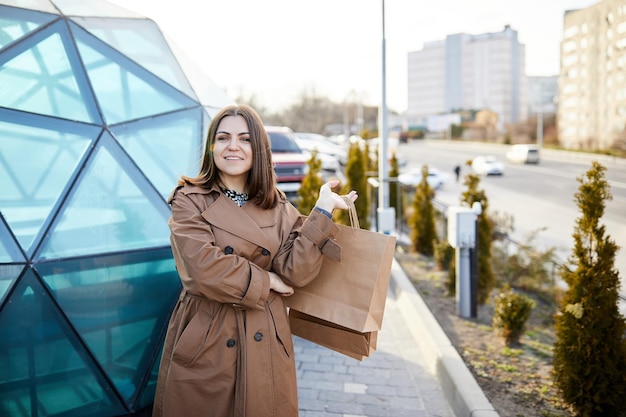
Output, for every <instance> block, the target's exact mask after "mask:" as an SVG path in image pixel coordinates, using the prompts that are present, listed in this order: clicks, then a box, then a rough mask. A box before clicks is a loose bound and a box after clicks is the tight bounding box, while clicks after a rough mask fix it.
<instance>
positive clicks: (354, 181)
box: [336, 143, 370, 229]
mask: <svg viewBox="0 0 626 417" xmlns="http://www.w3.org/2000/svg"><path fill="white" fill-rule="evenodd" d="M365 164H366V159H365V155H364V152H363V151H362V150H361V147H360V146H359V144H358V143H353V144H351V145H350V149H349V151H348V162H347V163H346V184H345V186H344V188H343V189H342V191H341V192H342V194H347V193H348V192H350V190H355V191H356V192H357V194H358V195H359V198H357V199H356V201H355V202H354V206H355V208H356V212H357V215H358V217H359V223H360V226H361V229H369V228H370V220H369V205H370V199H369V193H368V192H367V175H366V170H365V168H366V165H365ZM337 213H338V214H337V217H336V221H337V223H340V224H344V225H349V224H350V214H349V212H348V210H339V211H338V212H337Z"/></svg>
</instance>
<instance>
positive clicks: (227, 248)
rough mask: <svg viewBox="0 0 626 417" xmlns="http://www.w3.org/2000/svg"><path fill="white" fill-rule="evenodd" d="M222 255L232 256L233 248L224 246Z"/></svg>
mask: <svg viewBox="0 0 626 417" xmlns="http://www.w3.org/2000/svg"><path fill="white" fill-rule="evenodd" d="M224 253H225V254H226V255H232V254H233V247H232V246H226V247H225V248H224Z"/></svg>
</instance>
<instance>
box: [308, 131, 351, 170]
mask: <svg viewBox="0 0 626 417" xmlns="http://www.w3.org/2000/svg"><path fill="white" fill-rule="evenodd" d="M296 136H297V137H298V144H299V145H300V147H301V148H302V149H304V150H307V151H313V150H314V149H315V150H317V152H318V153H320V154H326V155H331V156H333V157H335V158H336V159H337V161H338V162H339V164H340V165H341V166H343V167H345V166H346V163H347V162H348V151H347V149H346V147H344V146H340V145H338V144H336V143H334V142H331V141H330V140H329V139H328V138H326V136H324V135H320V134H319V133H308V132H296Z"/></svg>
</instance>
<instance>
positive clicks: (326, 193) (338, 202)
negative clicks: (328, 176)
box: [315, 180, 358, 213]
mask: <svg viewBox="0 0 626 417" xmlns="http://www.w3.org/2000/svg"><path fill="white" fill-rule="evenodd" d="M337 184H339V181H338V180H334V181H329V182H327V183H326V184H324V185H322V188H320V195H319V197H318V198H317V202H316V203H315V205H316V206H317V207H319V208H321V209H323V210H326V211H328V212H329V213H332V212H333V210H334V209H347V208H348V203H346V202H345V201H344V199H343V197H342V196H340V195H339V194H337V193H335V192H333V190H332V189H333V187H336V186H337ZM344 197H347V198H349V199H350V200H352V201H355V200H356V199H357V197H358V195H357V193H356V191H354V190H352V191H350V192H349V193H348V194H346V195H345V196H344Z"/></svg>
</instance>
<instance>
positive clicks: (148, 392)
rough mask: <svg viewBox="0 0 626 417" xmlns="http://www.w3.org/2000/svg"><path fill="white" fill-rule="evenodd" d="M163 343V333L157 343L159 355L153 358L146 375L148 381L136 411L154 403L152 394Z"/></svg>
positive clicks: (154, 388) (157, 374)
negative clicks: (148, 372)
mask: <svg viewBox="0 0 626 417" xmlns="http://www.w3.org/2000/svg"><path fill="white" fill-rule="evenodd" d="M164 341H165V333H163V335H162V336H161V339H160V340H159V342H158V345H159V346H161V348H160V349H159V353H158V355H157V356H156V358H154V363H153V365H152V369H151V370H150V374H149V375H148V380H147V381H146V385H145V387H144V389H143V390H142V392H141V397H140V398H139V399H138V402H137V409H139V410H141V409H143V408H145V407H148V406H150V405H152V404H153V403H154V393H155V392H156V384H157V380H158V379H159V366H160V365H161V357H162V356H163V346H164Z"/></svg>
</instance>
